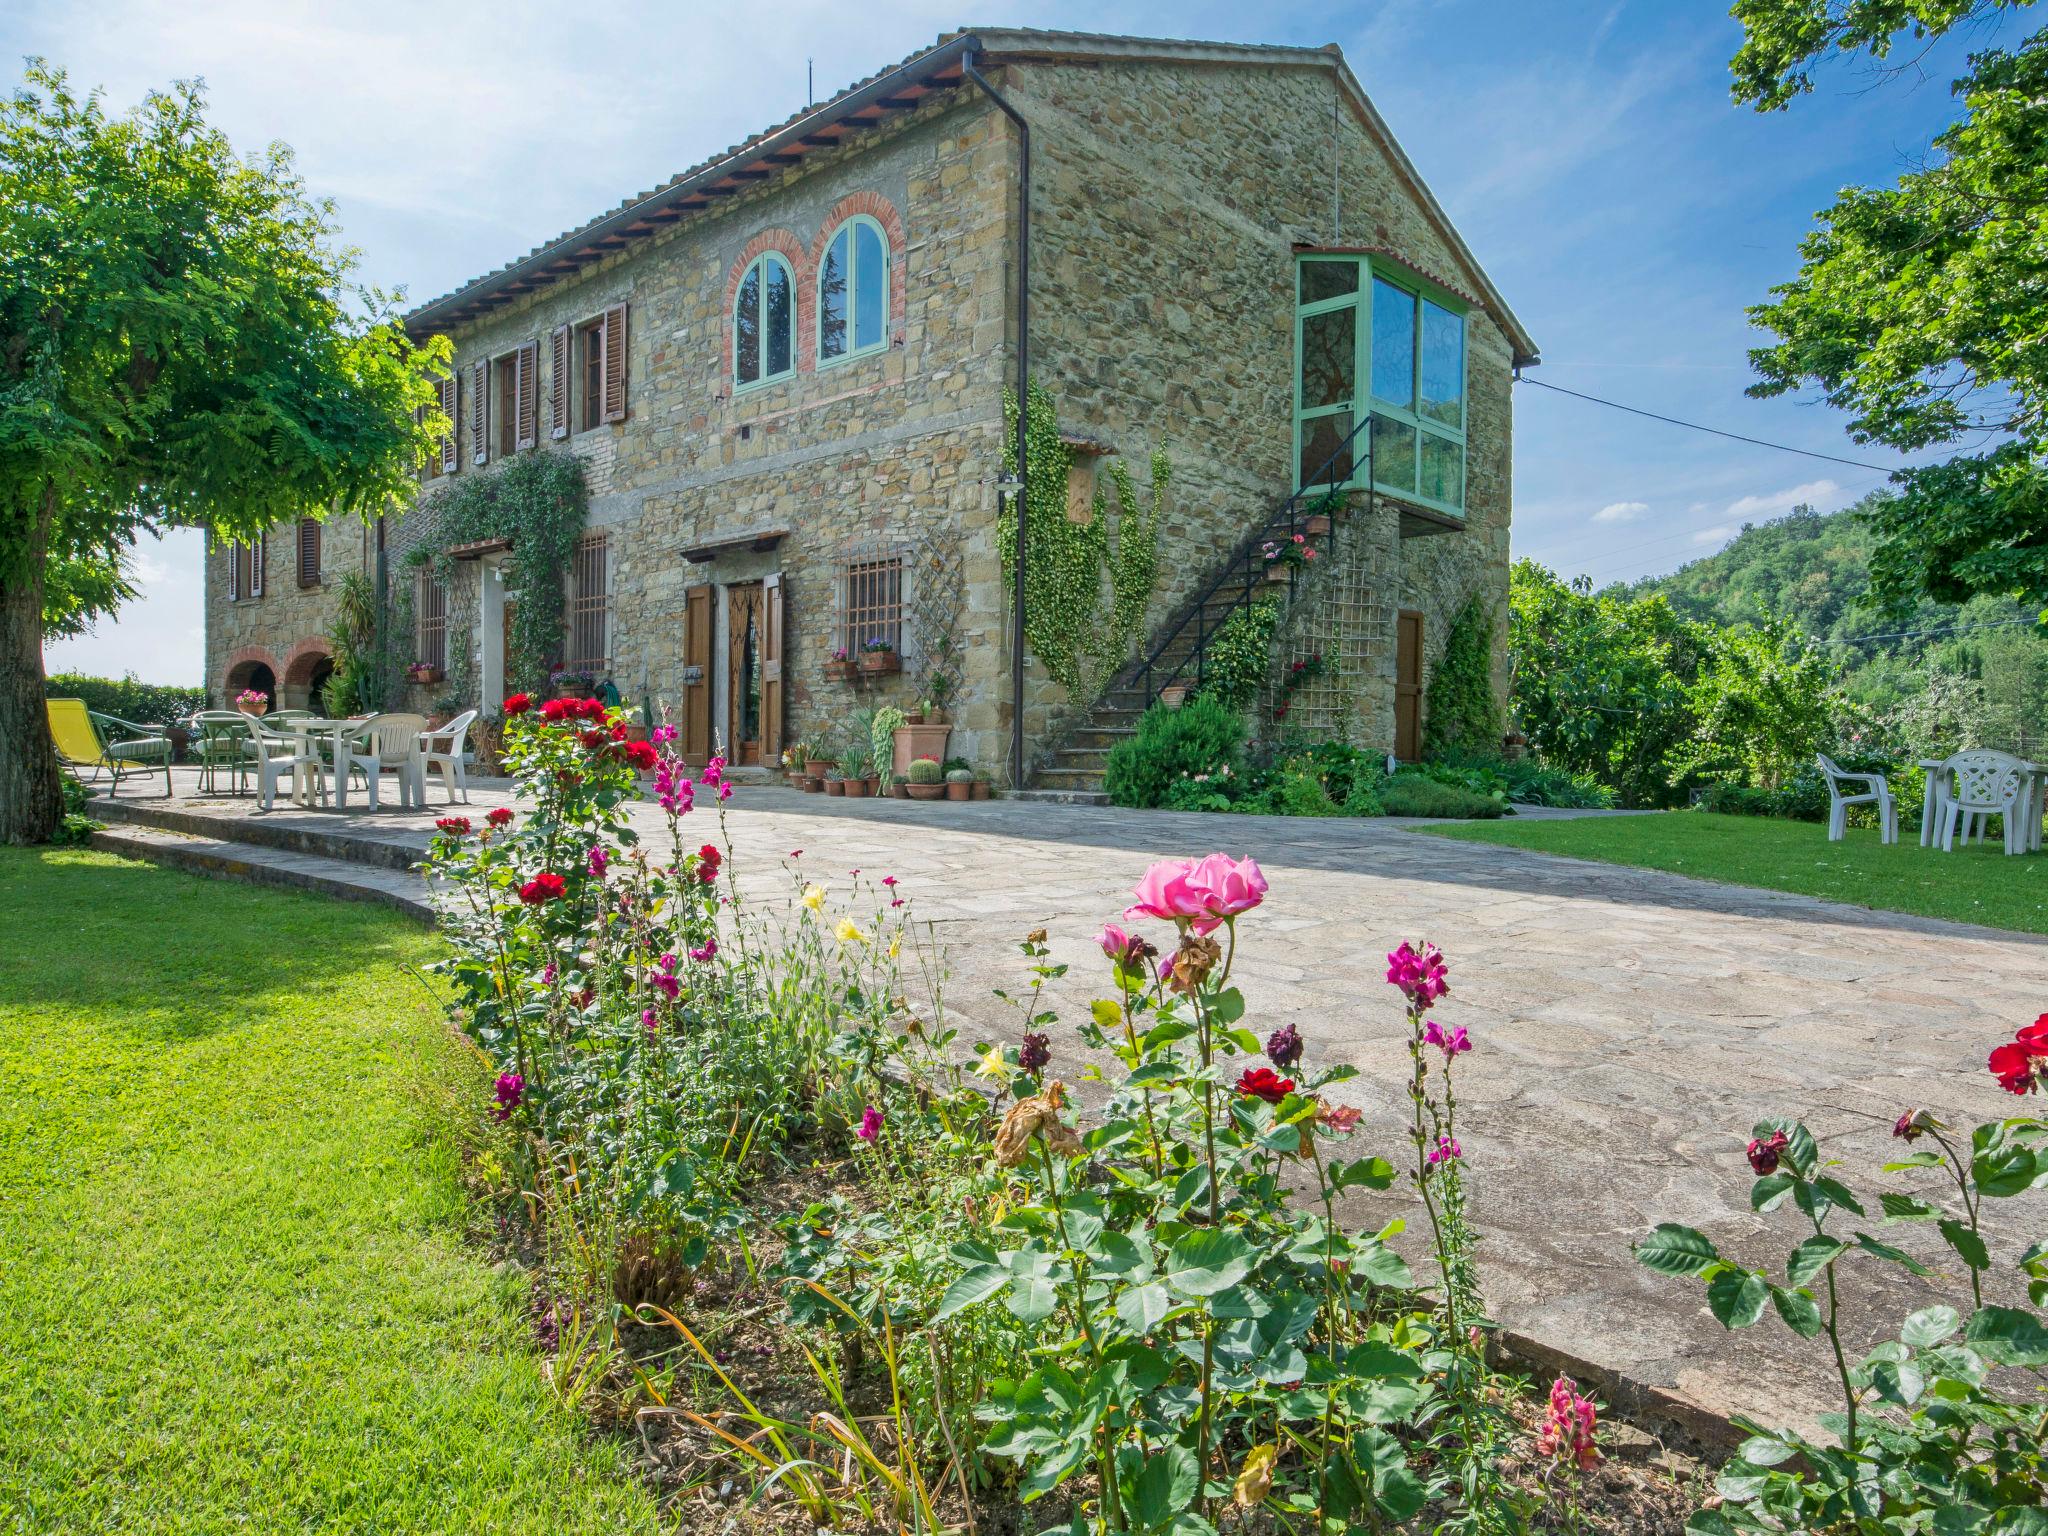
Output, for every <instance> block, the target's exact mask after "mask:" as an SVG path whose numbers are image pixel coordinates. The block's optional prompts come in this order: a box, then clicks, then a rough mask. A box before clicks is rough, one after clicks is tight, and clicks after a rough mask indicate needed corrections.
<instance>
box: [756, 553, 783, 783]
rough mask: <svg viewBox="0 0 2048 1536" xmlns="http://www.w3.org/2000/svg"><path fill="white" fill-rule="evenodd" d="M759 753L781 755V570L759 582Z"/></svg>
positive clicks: (772, 760)
mask: <svg viewBox="0 0 2048 1536" xmlns="http://www.w3.org/2000/svg"><path fill="white" fill-rule="evenodd" d="M761 594H762V605H761V606H762V611H761V756H762V758H763V759H764V760H765V761H767V762H768V763H769V764H771V765H772V764H774V763H776V762H778V761H780V760H781V757H782V613H783V591H782V573H781V572H780V571H777V572H776V573H775V574H774V575H773V576H770V577H768V578H767V579H766V580H764V581H763V582H762V583H761Z"/></svg>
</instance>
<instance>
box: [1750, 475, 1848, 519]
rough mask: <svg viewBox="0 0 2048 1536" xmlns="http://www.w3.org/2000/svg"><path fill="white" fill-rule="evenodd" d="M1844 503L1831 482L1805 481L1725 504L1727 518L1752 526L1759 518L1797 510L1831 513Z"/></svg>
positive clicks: (1840, 491)
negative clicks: (1805, 507) (1806, 507)
mask: <svg viewBox="0 0 2048 1536" xmlns="http://www.w3.org/2000/svg"><path fill="white" fill-rule="evenodd" d="M1848 501H1849V497H1848V495H1847V494H1846V493H1845V492H1844V491H1843V490H1842V488H1841V487H1840V486H1839V485H1837V484H1836V483H1835V482H1834V481H1832V480H1809V481H1807V482H1806V484H1804V485H1795V486H1792V487H1790V488H1789V489H1786V490H1782V491H1772V492H1770V493H1769V494H1768V495H1764V496H1742V497H1738V498H1737V499H1736V500H1734V501H1731V502H1729V503H1728V515H1729V516H1730V517H1732V518H1736V519H1738V520H1739V521H1742V522H1749V523H1753V522H1756V521H1757V520H1758V519H1760V518H1764V519H1768V518H1773V517H1781V516H1783V515H1784V514H1785V513H1787V512H1790V511H1791V510H1792V509H1793V508H1794V507H1797V506H1810V507H1812V508H1813V509H1814V510H1815V511H1817V512H1832V511H1834V510H1835V508H1837V507H1840V506H1845V505H1847V504H1848Z"/></svg>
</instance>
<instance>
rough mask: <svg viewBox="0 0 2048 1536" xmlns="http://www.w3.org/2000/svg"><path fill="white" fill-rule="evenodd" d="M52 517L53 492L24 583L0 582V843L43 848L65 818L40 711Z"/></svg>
mask: <svg viewBox="0 0 2048 1536" xmlns="http://www.w3.org/2000/svg"><path fill="white" fill-rule="evenodd" d="M55 516H56V493H55V492H54V491H51V492H49V493H48V494H46V495H45V496H44V498H43V510H42V516H41V517H39V518H38V519H37V520H36V526H35V531H34V533H33V534H32V535H31V536H30V539H29V548H28V552H27V553H28V559H27V561H26V563H25V567H24V569H25V570H26V573H27V574H26V576H25V577H24V578H23V579H22V580H20V581H8V580H0V842H8V843H46V842H48V841H49V840H50V838H51V835H52V834H54V833H55V832H56V830H57V824H58V822H60V821H62V820H63V818H64V791H63V788H62V785H61V781H60V779H59V777H58V769H57V748H56V744H55V743H54V742H52V741H51V740H50V717H49V714H48V712H47V711H45V710H44V708H43V697H44V694H43V564H44V561H45V559H46V558H47V556H48V553H49V546H50V526H51V524H52V522H53V521H54V520H55Z"/></svg>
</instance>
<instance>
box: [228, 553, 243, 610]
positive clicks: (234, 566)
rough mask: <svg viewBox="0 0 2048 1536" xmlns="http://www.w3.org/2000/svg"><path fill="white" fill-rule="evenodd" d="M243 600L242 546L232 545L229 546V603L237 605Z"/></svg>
mask: <svg viewBox="0 0 2048 1536" xmlns="http://www.w3.org/2000/svg"><path fill="white" fill-rule="evenodd" d="M241 599H242V546H241V545H239V544H230V545H228V601H229V602H231V603H236V602H240V601H241Z"/></svg>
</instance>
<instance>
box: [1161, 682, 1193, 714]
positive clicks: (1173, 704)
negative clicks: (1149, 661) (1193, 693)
mask: <svg viewBox="0 0 2048 1536" xmlns="http://www.w3.org/2000/svg"><path fill="white" fill-rule="evenodd" d="M1187 698H1188V685H1187V684H1186V683H1168V684H1167V685H1166V686H1165V687H1164V688H1162V689H1160V690H1159V702H1160V703H1162V704H1164V705H1165V706H1166V707H1167V708H1168V709H1179V708H1180V707H1181V705H1183V704H1185V703H1186V702H1187Z"/></svg>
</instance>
